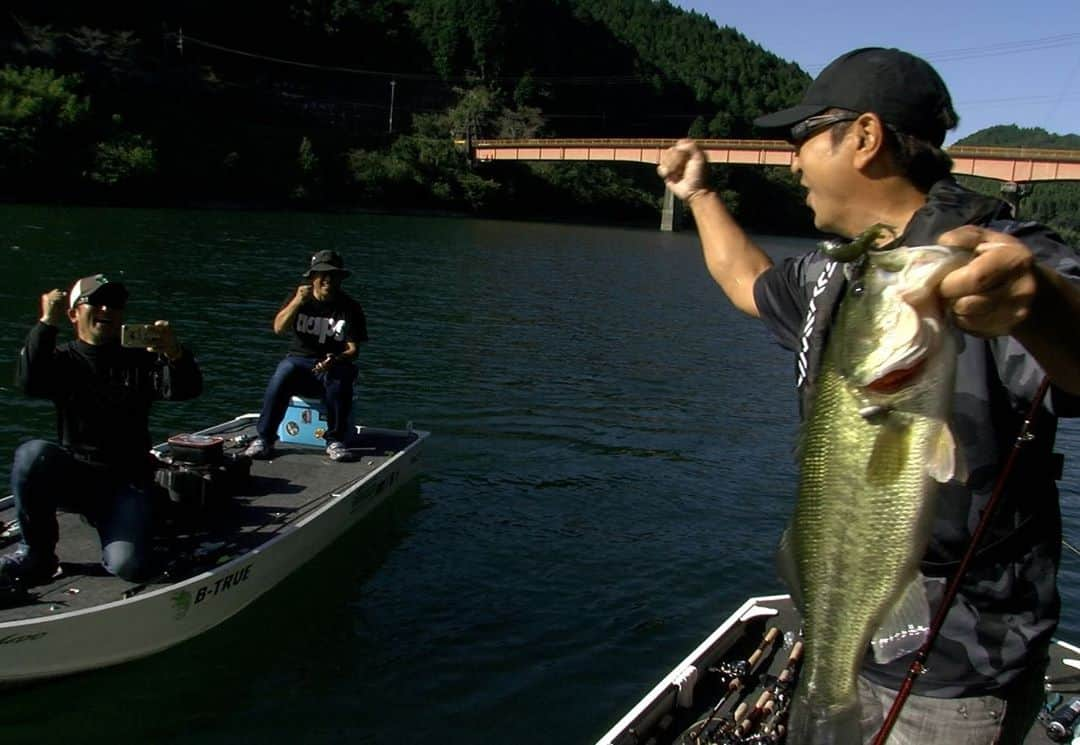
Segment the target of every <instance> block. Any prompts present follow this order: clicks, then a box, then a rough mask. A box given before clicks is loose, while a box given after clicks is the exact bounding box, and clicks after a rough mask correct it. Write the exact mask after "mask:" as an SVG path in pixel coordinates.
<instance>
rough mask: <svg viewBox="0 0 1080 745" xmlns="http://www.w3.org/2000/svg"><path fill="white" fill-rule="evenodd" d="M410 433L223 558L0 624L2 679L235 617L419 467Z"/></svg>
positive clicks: (71, 667) (115, 659)
mask: <svg viewBox="0 0 1080 745" xmlns="http://www.w3.org/2000/svg"><path fill="white" fill-rule="evenodd" d="M213 431H214V430H213V428H212V429H210V430H205V431H204V433H212V432H213ZM388 431H389V430H388ZM402 434H404V433H402ZM410 434H413V435H415V439H413V440H412V441H411V442H410V443H409V444H408V445H407V446H406V447H404V448H403V449H401V450H400V451H399V452H396V453H395V454H393V455H392V456H390V457H388V458H386V459H385V460H383V461H382V462H381V463H379V465H378V466H377V467H374V468H373V469H372V470H370V471H368V472H367V473H365V474H363V476H362V477H361V478H358V479H356V480H353V481H350V482H348V483H346V484H344V485H343V486H342V487H341V488H340V489H337V490H334V491H333V493H332V494H330V495H329V497H328V498H327V499H326V500H325V502H323V503H322V504H321V505H320V506H319V507H318V508H317V509H315V510H313V511H311V512H309V513H307V514H305V515H304V516H303V517H301V518H300V519H298V520H296V521H295V522H292V523H289V524H288V525H286V526H285V527H284V528H283V529H281V530H280V532H277V534H276V535H275V536H274V537H272V538H269V539H268V540H267V541H266V542H265V543H262V544H261V545H259V546H258V547H257V548H254V549H253V550H250V551H247V552H244V553H242V554H240V555H239V556H236V557H235V558H232V559H230V560H228V561H226V562H224V563H222V564H221V565H220V566H216V567H214V568H212V569H211V570H207V571H203V572H200V573H198V574H196V575H194V576H191V577H189V578H187V579H185V580H184V581H181V582H177V583H174V584H169V585H165V586H155V587H153V588H147V589H145V590H144V591H136V592H135V594H133V595H132V596H131V597H127V598H121V599H119V600H116V601H114V602H109V603H106V604H103V605H97V606H93V607H90V608H85V609H81V610H76V611H69V612H64V610H63V608H62V607H60V606H56V607H55V613H54V614H50V615H46V616H39V617H35V618H28V619H22V620H14V621H8V622H5V623H0V684H14V683H20V682H26V681H32V680H37V679H41V678H48V677H53V676H59V675H67V674H70V673H76V672H80V671H85V670H91V669H95V668H100V667H104V666H108V665H115V664H118V663H122V662H126V661H129V660H133V659H137V658H140V657H145V656H147V655H151V654H154V653H155V652H159V651H161V650H164V649H166V648H168V647H171V646H174V645H176V644H179V643H181V642H183V641H185V640H187V639H191V638H193V637H195V636H198V635H199V634H201V633H203V632H205V631H207V630H208V629H211V628H213V627H214V626H217V625H218V624H220V623H222V622H223V621H225V620H226V619H228V618H230V617H232V616H233V615H235V614H236V613H238V612H240V611H241V610H243V609H244V608H245V607H247V606H248V605H249V604H251V603H252V602H253V601H254V600H256V599H257V598H258V597H259V596H261V595H262V594H264V593H265V592H267V591H269V590H271V589H272V588H273V587H274V586H275V585H277V584H278V583H279V582H281V581H282V580H283V579H285V578H286V577H287V576H289V575H290V574H292V573H293V572H294V571H296V570H297V569H298V568H299V567H300V566H302V565H303V564H305V563H306V562H308V561H309V560H310V559H311V558H312V557H314V556H315V555H316V554H318V553H319V552H321V551H322V550H323V549H325V548H327V547H328V546H329V545H330V544H331V543H333V542H334V541H335V540H336V539H338V538H339V537H341V535H342V534H344V533H345V532H346V531H348V530H349V529H350V528H352V527H353V526H354V525H356V524H357V523H358V522H359V521H360V520H361V519H362V518H363V517H364V516H365V515H367V514H368V513H370V512H371V511H372V510H374V509H375V508H377V507H378V506H379V505H381V504H382V503H384V502H385V501H386V500H387V499H388V498H389V497H390V496H391V495H392V494H394V492H395V491H397V490H398V489H399V488H400V487H401V486H402V485H404V484H405V483H407V482H408V481H410V480H411V479H413V478H414V477H415V476H416V475H417V473H418V470H419V467H420V453H421V449H422V445H423V442H424V440H425V439H426V437H427V436H428V433H426V432H414V433H410ZM133 589H136V590H138V588H133ZM69 591H70V590H69Z"/></svg>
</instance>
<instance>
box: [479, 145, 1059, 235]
mask: <svg viewBox="0 0 1080 745" xmlns="http://www.w3.org/2000/svg"><path fill="white" fill-rule="evenodd" d="M697 142H698V144H699V145H701V147H702V148H703V149H704V150H705V152H706V153H707V154H708V157H709V162H710V163H716V164H724V165H747V166H778V167H784V168H786V167H789V166H790V165H791V159H792V156H793V155H794V153H795V151H794V149H793V148H792V147H791V145H789V144H788V143H786V142H784V141H783V140H697ZM458 143H459V144H460V145H462V146H466V145H467V143H466V142H465V141H460V140H459V141H458ZM674 144H675V140H660V139H488V140H474V141H472V142H471V143H469V144H468V145H467V146H468V149H469V152H470V154H471V156H472V157H473V159H474V160H476V161H478V162H491V161H498V160H533V161H552V160H576V161H582V160H585V161H598V162H623V163H649V164H653V165H655V164H657V163H659V162H660V155H661V154H662V153H663V152H664V150H666V149H667V148H669V147H671V146H672V145H674ZM946 152H947V153H948V154H949V156H950V157H952V159H953V173H955V174H959V175H967V176H977V177H980V178H988V179H994V180H996V181H1001V182H1003V184H1004V186H1003V187H1002V191H1003V193H1004V194H1005V195H1006V198H1007V199H1009V200H1010V201H1011V202H1012V203H1013V204H1014V205H1016V204H1017V203H1018V202H1019V198H1020V196H1021V195H1022V194H1023V193H1024V191H1025V185H1027V184H1030V183H1032V182H1035V181H1080V150H1045V149H1040V148H1028V147H971V146H967V145H954V146H953V147H950V148H946ZM669 202H671V197H670V194H665V198H664V212H665V216H664V222H663V224H662V226H661V227H662V228H664V229H669V230H670V229H671V221H672V218H671V216H669V215H668V210H669ZM672 209H673V207H672Z"/></svg>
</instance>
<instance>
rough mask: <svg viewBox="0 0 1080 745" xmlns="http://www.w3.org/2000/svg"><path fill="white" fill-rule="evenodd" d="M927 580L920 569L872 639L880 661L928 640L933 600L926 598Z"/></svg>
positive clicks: (916, 647)
mask: <svg viewBox="0 0 1080 745" xmlns="http://www.w3.org/2000/svg"><path fill="white" fill-rule="evenodd" d="M924 583H925V578H924V577H923V575H922V573H918V574H917V575H916V576H915V579H913V580H912V581H911V583H910V584H908V586H907V587H906V588H904V592H903V593H902V594H901V595H900V597H899V598H898V599H897V601H896V603H895V604H894V605H893V607H892V608H891V609H890V610H889V613H888V614H887V615H886V616H885V619H884V620H883V621H882V622H881V625H880V626H879V627H878V629H877V631H876V632H874V636H873V637H872V638H871V639H870V646H871V647H872V648H873V650H874V660H875V661H876V662H877V663H878V664H885V663H886V662H892V661H893V660H896V659H899V658H901V657H903V656H904V655H906V654H910V653H911V652H914V651H915V650H917V649H918V648H919V647H921V646H922V645H923V642H925V641H926V636H927V634H928V633H929V632H930V603H929V601H928V600H927V599H926V586H925V584H924Z"/></svg>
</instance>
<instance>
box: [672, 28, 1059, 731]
mask: <svg viewBox="0 0 1080 745" xmlns="http://www.w3.org/2000/svg"><path fill="white" fill-rule="evenodd" d="M755 123H756V124H757V125H758V126H759V127H761V128H762V129H763V130H765V131H767V132H769V133H774V134H778V135H780V136H782V137H784V138H785V139H787V140H788V141H789V142H791V144H792V146H793V147H794V148H795V154H794V158H793V160H792V166H791V168H792V172H793V173H794V174H795V175H796V176H798V177H799V179H800V182H801V183H802V185H803V186H804V187H805V188H806V189H807V204H808V206H809V207H810V208H811V210H812V211H813V213H814V223H815V225H816V226H817V228H819V229H820V230H822V231H825V232H828V233H832V234H836V235H838V236H841V237H843V238H845V239H849V240H850V241H851V243H848V244H846V245H845V244H842V243H839V242H837V243H833V244H831V245H827V246H823V248H822V249H821V250H818V251H814V252H811V253H810V254H807V255H805V256H801V257H798V258H793V259H787V260H785V261H783V262H781V263H779V264H774V263H773V262H772V260H771V259H770V258H769V257H768V256H767V255H766V254H765V252H764V251H763V250H762V249H761V248H759V247H758V246H757V245H756V244H755V243H754V241H753V240H752V239H751V238H750V237H749V236H748V235H747V234H746V233H745V232H744V231H743V230H742V229H741V228H740V227H739V225H738V224H737V223H736V222H735V221H734V220H733V219H732V217H731V215H730V214H729V213H728V211H727V210H726V208H725V207H724V205H723V203H722V202H721V200H720V198H719V197H718V196H717V195H716V194H715V193H714V192H713V191H711V190H710V188H709V184H708V178H707V176H708V164H707V160H706V158H705V154H704V152H703V151H702V150H701V149H700V148H699V147H698V146H697V145H696V144H695V143H694V142H692V141H690V140H683V141H680V142H679V143H678V144H676V145H675V147H673V148H671V149H670V150H668V151H667V152H666V153H665V154H664V157H663V159H662V161H661V164H660V167H659V169H658V170H659V173H660V175H661V176H662V177H663V178H664V179H665V181H666V183H667V184H668V186H669V188H670V189H671V190H672V192H674V194H675V195H676V196H678V197H679V198H680V199H682V200H683V201H684V202H686V203H687V204H689V206H690V209H691V210H692V212H693V215H694V219H695V222H696V223H697V226H698V231H699V235H700V238H701V242H702V247H703V251H704V256H705V263H706V266H707V267H708V269H709V271H710V273H711V274H712V276H713V277H714V278H715V279H716V281H717V282H718V283H719V284H720V286H721V288H722V289H723V290H724V292H725V293H726V294H727V296H728V297H729V298H730V299H731V301H732V302H733V303H734V304H735V305H736V307H738V308H739V309H740V310H742V311H743V312H745V313H747V314H749V315H752V316H755V317H758V318H761V319H762V320H763V321H764V322H765V324H766V326H767V327H768V328H769V330H770V331H771V332H772V333H773V334H774V335H775V337H776V338H777V340H778V341H779V342H780V343H781V344H782V345H784V346H785V347H787V348H789V349H791V350H792V351H793V352H794V353H795V356H796V370H795V374H796V380H797V385H798V389H799V395H800V404H801V411H802V414H803V434H802V437H801V439H800V444H799V451H800V452H799V459H800V483H799V491H798V500H797V503H796V506H795V510H794V513H793V515H792V520H791V523H790V525H789V528H788V530H787V531H786V532H785V534H784V536H783V538H782V540H781V546H780V551H779V566H780V572H781V575H782V576H783V577H784V579H785V581H786V582H787V583H788V585H789V587H790V588H791V590H792V595H793V597H794V599H795V601H796V603H797V604H798V605H799V608H800V611H801V614H802V619H803V632H804V638H805V641H806V662H805V664H804V669H803V675H802V679H801V680H800V682H799V685H798V689H797V694H796V699H795V704H794V705H793V709H792V719H791V722H790V725H791V726H790V730H789V731H790V735H789V738H788V742H789V743H793V744H797V745H815V744H818V743H840V744H841V745H849V744H850V745H855V743H860V742H867V743H869V742H873V741H874V738H875V736H876V735H877V733H878V731H879V730H880V729H881V726H882V724H883V722H884V721H885V718H886V715H887V712H888V711H889V708H890V706H891V705H892V701H893V699H894V698H895V697H896V692H897V690H898V689H900V687H901V685H902V684H903V682H904V679H905V677H906V674H907V672H908V668H909V666H910V665H911V662H912V659H913V653H914V652H915V651H916V650H917V649H919V647H920V646H921V645H922V643H923V641H924V640H925V639H926V638H927V634H928V627H929V626H930V617H931V616H932V615H933V614H934V612H935V610H936V608H937V606H938V605H939V604H940V602H941V600H942V598H943V597H944V596H945V587H946V583H947V582H948V581H949V580H950V578H951V577H952V576H953V575H954V574H957V572H956V570H957V567H958V565H959V564H960V562H961V559H962V557H963V556H964V554H965V551H966V550H967V547H968V544H969V543H970V539H971V536H972V534H973V533H974V532H975V530H976V528H977V526H978V524H979V520H980V517H981V515H982V512H983V508H984V507H986V505H987V504H988V502H989V501H990V497H991V495H992V494H993V493H995V491H1000V493H1001V498H1000V501H999V504H998V507H997V509H996V510H995V511H994V513H993V516H992V520H991V522H990V523H989V524H988V527H987V529H986V533H985V534H984V535H983V538H982V539H981V540H980V542H979V544H978V547H977V549H976V551H975V553H974V556H973V558H972V559H971V562H970V565H969V567H968V569H967V571H966V572H964V573H963V575H962V578H961V579H960V581H959V592H958V594H957V595H956V597H955V599H954V600H953V601H952V603H951V605H950V606H949V609H948V613H947V614H946V615H945V616H944V623H943V625H942V626H941V629H940V634H939V635H938V636H937V637H936V641H935V642H934V644H933V647H932V648H931V651H930V654H929V658H928V660H927V663H926V665H925V669H924V672H923V674H921V675H919V676H918V679H917V680H916V681H915V683H914V688H913V692H914V693H913V695H912V696H911V698H910V699H909V700H908V701H907V703H906V705H905V706H904V708H903V709H902V713H901V714H900V717H899V720H898V721H897V723H896V724H895V726H894V727H893V728H892V732H891V735H890V737H889V739H888V742H889V743H891V744H894V745H896V744H907V743H912V744H914V743H937V742H948V743H971V744H972V745H982V744H985V745H989V744H990V743H1020V742H1021V741H1022V740H1023V738H1024V735H1025V733H1026V732H1027V730H1028V729H1029V728H1030V726H1031V724H1032V722H1033V721H1034V718H1035V716H1036V714H1037V713H1038V710H1039V707H1040V705H1041V702H1042V676H1043V670H1044V668H1045V663H1046V656H1047V645H1048V644H1049V641H1050V637H1051V634H1052V633H1053V631H1054V629H1055V628H1056V625H1057V621H1058V615H1059V609H1060V600H1059V597H1058V594H1057V588H1056V572H1057V564H1058V559H1059V554H1060V543H1061V524H1060V515H1059V511H1058V500H1057V487H1056V484H1055V481H1056V479H1057V478H1060V473H1061V458H1060V456H1058V455H1056V454H1055V453H1054V452H1053V443H1054V433H1055V429H1056V421H1057V417H1060V416H1078V415H1080V335H1078V333H1077V329H1080V253H1078V252H1077V251H1076V250H1074V249H1072V248H1070V247H1069V246H1066V245H1064V244H1063V243H1062V241H1061V239H1060V238H1058V237H1057V236H1056V235H1055V234H1054V233H1053V232H1052V231H1050V230H1049V229H1047V228H1045V227H1043V226H1041V225H1037V224H1033V223H1021V222H1017V221H1015V220H1012V219H1010V210H1009V208H1008V205H1006V204H1005V203H1004V202H1002V201H1000V200H997V199H992V198H989V197H985V196H981V195H978V194H975V193H973V192H970V191H968V190H966V189H964V188H962V187H961V186H959V185H958V184H957V183H956V182H955V181H954V180H953V179H952V178H951V176H950V172H951V168H952V163H951V161H950V159H949V157H948V155H947V154H946V153H945V152H944V151H943V150H942V149H941V146H942V143H943V142H944V139H945V133H946V131H947V130H949V129H952V128H953V127H955V126H956V124H957V115H956V112H955V111H954V110H953V106H952V101H951V98H950V96H949V92H948V90H947V88H946V86H945V84H944V82H943V81H942V80H941V78H940V77H939V75H938V74H937V72H936V71H934V69H933V68H932V67H931V66H930V65H929V64H927V63H926V62H925V61H924V60H921V59H919V58H917V57H914V56H912V55H910V54H907V53H905V52H901V51H899V50H896V49H880V48H867V49H858V50H855V51H852V52H849V53H847V54H845V55H842V56H841V57H839V58H838V59H837V60H835V61H834V62H833V63H831V64H830V65H829V66H828V67H826V68H825V69H824V70H823V71H822V73H821V74H820V75H819V76H818V78H817V79H816V80H814V82H813V83H812V84H811V85H810V87H809V88H808V89H807V91H806V94H805V95H804V97H803V100H802V102H801V103H800V104H798V105H796V106H793V107H791V108H789V109H785V110H783V111H779V112H776V113H774V114H770V115H767V116H763V117H760V118H759V119H758V120H757V121H756V122H755ZM1044 377H1045V379H1047V380H1048V381H1049V388H1048V392H1047V393H1046V395H1045V397H1044V398H1042V399H1041V402H1040V389H1041V383H1042V381H1043V379H1044ZM1036 403H1038V406H1037V407H1035V406H1034V404H1036ZM1029 410H1034V411H1035V412H1036V413H1035V415H1034V417H1032V422H1031V427H1030V429H1031V434H1032V435H1033V436H1034V437H1033V439H1032V440H1031V441H1030V443H1028V444H1026V445H1025V446H1024V449H1023V451H1022V453H1021V454H1020V455H1019V457H1017V458H1016V459H1015V462H1014V464H1013V465H1012V466H1011V467H1006V463H1007V462H1009V461H1010V453H1011V451H1012V449H1013V446H1014V442H1015V441H1016V440H1017V436H1018V433H1019V432H1020V431H1021V427H1022V426H1023V424H1024V421H1025V419H1027V418H1028V413H1029Z"/></svg>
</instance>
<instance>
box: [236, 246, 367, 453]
mask: <svg viewBox="0 0 1080 745" xmlns="http://www.w3.org/2000/svg"><path fill="white" fill-rule="evenodd" d="M347 276H349V272H347V271H345V262H344V261H343V260H342V258H341V256H340V255H338V253H337V252H336V251H329V250H327V251H319V252H318V253H316V254H315V255H314V256H312V257H311V266H309V267H308V270H307V271H306V272H305V273H304V278H305V279H307V280H309V281H310V284H308V283H306V282H305V283H304V284H301V285H300V286H299V287H298V288H297V289H296V294H295V295H293V296H292V298H291V299H290V300H289V301H288V302H286V303H285V305H284V306H283V307H282V308H281V310H279V311H278V314H277V316H275V317H274V333H275V334H280V335H284V334H285V333H287V332H288V331H290V330H291V331H292V334H293V338H292V346H291V347H290V349H289V354H288V356H286V357H285V359H283V360H282V361H281V362H280V363H279V364H278V366H277V370H275V371H274V375H273V376H272V377H271V378H270V382H269V383H268V384H267V386H266V394H265V395H264V397H263V406H262V412H261V413H260V414H259V423H258V426H257V428H256V429H257V431H258V437H256V438H255V439H254V440H253V441H252V442H251V444H250V445H249V446H248V448H247V450H246V451H245V454H246V455H248V456H250V457H252V458H260V459H261V458H269V457H270V456H271V455H273V450H274V442H275V441H276V440H277V429H278V426H279V425H280V424H281V420H282V419H284V417H285V411H286V410H287V409H288V408H289V399H290V397H292V396H294V395H299V396H306V397H310V398H321V399H322V401H323V403H324V404H325V405H326V419H327V426H326V434H325V435H324V438H325V439H326V443H327V446H326V454H327V456H329V458H330V459H331V460H335V461H341V460H347V459H348V458H349V449H348V447H347V445H346V443H345V440H346V436H347V435H348V427H349V414H350V412H351V411H352V395H353V381H354V380H355V379H356V366H355V365H353V360H354V359H356V354H357V351H358V349H359V345H360V343H361V342H365V341H367V338H368V337H367V320H366V318H365V316H364V309H363V308H362V307H361V306H360V303H358V302H356V301H355V300H353V299H352V298H351V297H349V296H348V295H346V294H345V292H344V291H343V290H342V289H341V281H342V280H343V279H345V277H347Z"/></svg>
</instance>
